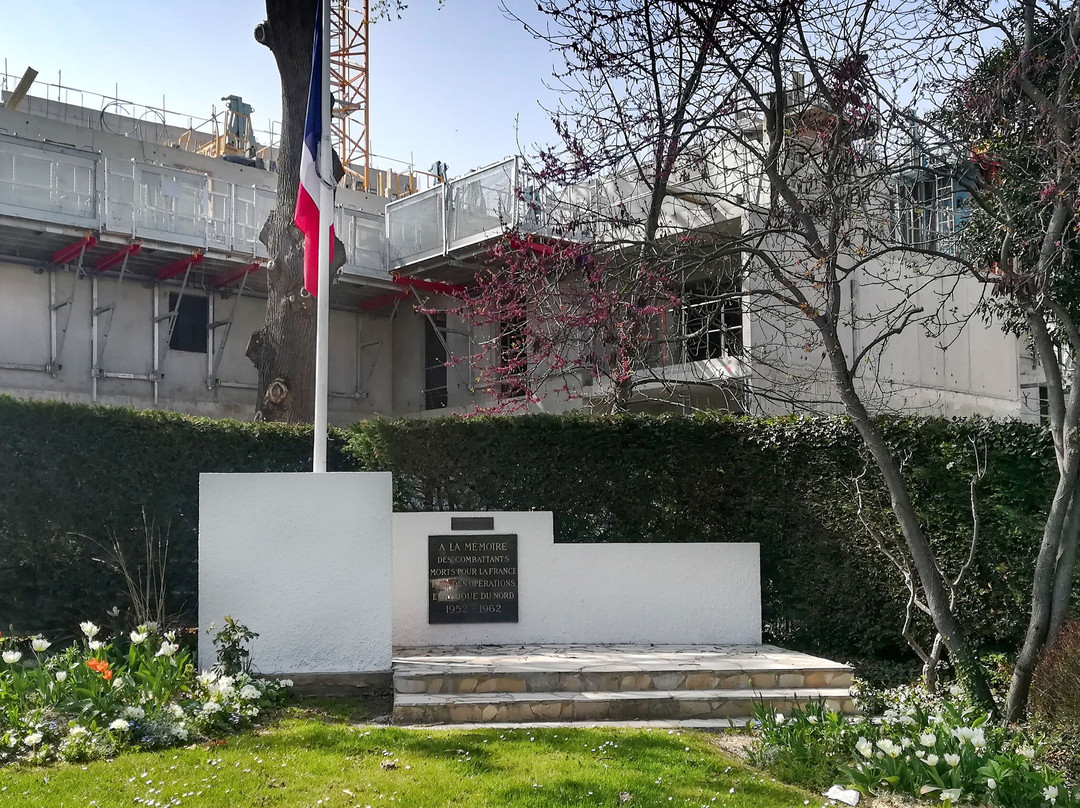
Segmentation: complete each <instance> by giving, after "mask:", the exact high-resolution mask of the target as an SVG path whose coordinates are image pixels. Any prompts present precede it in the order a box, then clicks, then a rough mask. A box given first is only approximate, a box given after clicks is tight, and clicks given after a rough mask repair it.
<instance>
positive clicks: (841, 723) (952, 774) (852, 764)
mask: <svg viewBox="0 0 1080 808" xmlns="http://www.w3.org/2000/svg"><path fill="white" fill-rule="evenodd" d="M884 698H885V700H886V704H887V705H888V707H887V709H886V710H885V711H884V714H883V715H881V716H880V717H877V718H873V719H870V720H867V719H856V720H854V721H849V720H846V719H845V718H844V717H843V716H840V715H838V714H836V713H834V712H832V711H831V710H828V709H827V708H826V707H825V706H824V705H823V704H811V705H809V706H808V707H807V708H806V709H804V710H794V711H793V712H792V713H791V714H790V715H787V716H785V715H782V714H779V713H773V712H772V711H771V710H766V709H763V708H760V707H759V709H758V710H757V715H756V718H757V721H756V725H757V732H758V739H757V742H756V744H755V747H754V749H753V751H752V754H751V759H752V760H753V761H754V762H755V763H758V764H759V765H763V766H765V767H767V768H770V769H773V770H777V771H779V772H781V773H783V772H790V771H793V770H797V771H804V772H815V773H819V772H822V771H825V772H828V773H829V774H831V775H832V776H833V777H835V780H834V782H837V783H840V784H842V785H846V786H849V787H851V788H854V789H856V790H858V791H860V792H862V793H864V794H880V793H884V792H888V791H893V792H899V793H902V794H906V795H908V796H912V797H915V798H919V799H923V800H927V801H932V802H935V803H938V804H943V805H944V806H946V808H951V806H953V805H957V804H959V803H974V804H977V805H992V806H996V808H1036V806H1054V807H1055V808H1076V807H1077V806H1080V792H1074V791H1073V790H1072V789H1070V788H1069V787H1068V786H1067V785H1066V783H1065V778H1064V777H1063V776H1062V775H1061V773H1060V772H1057V771H1055V770H1054V769H1053V768H1051V767H1050V766H1048V765H1046V763H1045V762H1044V761H1043V759H1042V758H1043V756H1044V755H1043V752H1044V751H1045V750H1042V749H1040V747H1039V743H1038V740H1037V739H1036V738H1034V737H1030V736H1029V735H1028V734H1027V733H1026V732H1024V731H1023V730H1020V729H1015V728H1010V727H1002V726H996V725H993V724H991V723H990V720H989V716H988V715H986V714H985V713H980V712H979V711H978V710H976V709H974V708H973V707H972V706H971V705H970V704H968V703H967V702H966V701H965V699H964V698H963V696H962V694H961V693H960V691H959V689H958V688H953V690H952V691H951V692H950V693H949V694H948V695H943V696H930V695H929V694H927V693H925V692H924V691H922V690H919V689H917V688H910V687H904V688H897V689H895V690H892V691H889V692H888V693H887V694H886V695H885V696H884ZM807 784H808V785H811V783H807ZM812 785H814V786H817V787H820V785H821V782H820V781H819V782H815V783H812Z"/></svg>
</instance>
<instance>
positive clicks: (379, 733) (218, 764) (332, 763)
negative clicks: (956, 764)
mask: <svg viewBox="0 0 1080 808" xmlns="http://www.w3.org/2000/svg"><path fill="white" fill-rule="evenodd" d="M0 789H2V790H0V806H19V808H36V807H40V808H59V807H60V806H79V807H80V808H83V807H84V806H98V807H99V808H105V806H125V808H126V807H127V806H133V805H142V806H147V805H149V806H184V805H188V806H200V808H201V806H221V808H247V807H248V806H260V807H261V806H327V807H329V806H334V807H337V806H341V807H342V808H350V807H351V806H361V808H366V806H371V808H386V806H397V805H400V806H469V808H480V807H481V806H529V808H556V806H558V808H562V806H618V805H620V792H627V793H629V794H630V795H631V797H632V799H631V800H630V801H629V802H627V803H626V804H627V805H628V806H629V808H645V806H695V808H696V807H697V806H710V808H712V806H717V808H719V806H724V807H725V808H789V806H790V807H792V808H795V807H796V806H803V805H805V804H806V802H807V800H809V804H810V805H813V806H821V805H822V804H823V803H824V800H823V799H822V798H821V797H815V796H813V795H810V794H808V793H805V792H802V791H799V790H796V789H794V788H789V787H787V786H783V785H781V784H779V783H776V782H773V781H772V780H771V779H770V778H769V777H768V776H767V775H765V774H762V773H759V772H756V771H753V770H750V769H747V768H745V767H743V766H741V765H739V764H737V763H735V762H734V761H733V760H731V759H730V758H728V757H726V756H724V755H723V754H722V753H720V752H719V751H717V749H716V748H715V746H714V745H713V744H712V743H710V736H708V735H706V734H702V733H695V732H674V733H669V732H668V731H667V730H653V731H651V732H645V731H640V730H614V729H610V730H609V729H573V730H569V729H558V730H527V729H515V730H477V731H470V732H449V731H441V730H435V729H432V730H403V729H395V728H386V727H374V726H370V725H368V726H353V725H351V724H350V723H349V722H347V721H342V720H341V719H340V717H337V716H333V715H328V714H325V713H323V714H316V713H314V712H313V711H304V712H301V711H298V710H294V711H292V716H291V717H288V718H283V719H282V720H281V721H279V722H277V723H276V724H274V725H273V726H272V727H270V728H268V729H264V730H262V731H261V732H260V733H259V734H255V735H243V736H239V737H236V738H232V739H230V740H229V741H228V742H227V743H225V744H224V745H220V746H211V747H209V748H207V747H206V746H198V747H192V748H186V749H170V750H167V751H164V752H158V753H138V754H127V755H123V756H121V757H119V758H117V759H116V760H115V761H112V762H104V761H99V762H96V763H89V764H86V765H78V764H74V765H73V764H64V765H58V766H53V767H49V768H41V769H22V770H11V769H8V770H0Z"/></svg>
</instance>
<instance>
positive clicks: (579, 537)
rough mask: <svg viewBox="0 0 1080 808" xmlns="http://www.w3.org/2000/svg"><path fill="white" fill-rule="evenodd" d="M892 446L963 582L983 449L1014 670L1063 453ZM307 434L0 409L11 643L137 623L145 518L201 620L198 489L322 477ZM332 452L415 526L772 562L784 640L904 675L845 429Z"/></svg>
mask: <svg viewBox="0 0 1080 808" xmlns="http://www.w3.org/2000/svg"><path fill="white" fill-rule="evenodd" d="M884 426H885V429H886V433H887V436H888V439H889V440H890V441H891V442H892V443H893V445H894V446H895V447H897V449H898V451H900V452H902V453H903V455H904V457H905V458H906V461H905V469H906V471H907V473H908V476H909V479H910V480H911V483H912V488H913V493H914V496H915V500H916V502H917V505H918V507H919V509H920V512H921V514H922V518H923V520H924V523H925V524H926V525H927V526H928V528H929V533H930V535H931V537H932V539H933V541H934V543H935V545H936V546H937V548H938V551H939V553H940V554H941V557H942V558H943V559H944V565H945V567H946V569H947V570H955V569H956V568H957V567H958V565H959V564H960V562H961V559H962V558H963V557H964V556H965V555H966V553H967V550H968V542H969V540H970V535H971V515H970V505H969V490H968V485H969V482H968V481H969V479H970V475H971V470H972V468H973V453H972V449H971V442H972V441H975V443H976V444H978V445H980V446H981V445H985V446H986V448H987V452H988V462H989V470H988V473H987V475H986V477H985V478H984V479H983V481H982V483H981V484H980V486H979V490H978V498H979V502H980V514H981V519H982V526H981V532H982V545H981V549H980V552H979V553H978V558H977V561H976V565H975V568H974V569H973V571H972V576H971V578H970V581H969V583H968V585H966V586H965V587H964V589H963V593H962V597H961V603H960V608H961V610H962V612H963V614H964V617H965V618H966V619H967V620H968V621H969V622H970V623H971V624H972V625H973V626H974V633H975V636H976V639H977V641H978V642H979V643H980V644H981V645H982V646H983V647H984V648H986V649H987V650H1005V651H1010V650H1012V649H1013V648H1014V647H1015V643H1016V641H1017V638H1018V636H1019V634H1020V632H1021V630H1022V627H1023V625H1024V623H1025V621H1026V614H1025V612H1024V604H1025V603H1026V601H1027V597H1028V588H1029V586H1030V570H1031V567H1032V561H1033V557H1034V553H1035V550H1036V547H1037V545H1038V538H1039V531H1040V528H1041V517H1042V514H1041V509H1042V508H1043V507H1044V506H1045V504H1046V503H1047V502H1048V501H1049V495H1050V491H1051V490H1052V484H1053V468H1052V463H1053V456H1052V452H1051V449H1050V444H1049V442H1048V437H1047V435H1046V434H1045V432H1044V431H1043V430H1040V429H1038V428H1036V427H1032V426H1029V425H1024V424H1019V423H997V422H991V421H987V420H982V419H973V420H956V421H947V420H941V419H902V420H893V421H888V422H886V423H885V424H884ZM310 434H311V433H310V429H307V428H296V427H287V426H281V425H268V424H249V423H235V422H228V421H211V420H206V419H196V418H189V417H185V416H179V415H173V414H166V413H156V412H134V411H130V410H123V409H106V408H91V407H80V406H72V405H63V404H55V403H26V402H19V401H15V400H12V399H6V398H2V397H0V542H2V543H3V545H2V551H3V552H2V557H0V628H5V629H6V628H7V626H8V625H9V624H10V625H13V626H15V627H16V628H19V629H24V630H42V629H56V628H60V627H63V628H70V627H71V626H73V625H74V624H75V621H76V620H77V618H79V617H82V616H85V615H94V614H100V613H101V612H102V611H103V610H104V609H107V608H108V607H109V606H111V605H113V603H120V604H121V605H123V600H124V598H123V595H122V589H121V586H120V581H119V580H118V579H117V578H116V577H115V576H113V575H111V574H110V573H109V572H108V571H107V570H106V569H105V568H104V566H103V565H101V564H99V563H96V562H94V561H93V560H92V559H93V557H94V556H95V555H99V554H100V553H99V548H98V547H97V545H96V544H95V542H102V541H107V540H108V537H109V535H110V533H112V534H116V535H120V536H121V537H122V538H123V540H124V541H125V543H126V544H127V546H129V547H130V548H132V550H133V551H134V550H135V549H136V548H138V547H139V546H140V542H141V539H142V528H141V524H142V521H141V520H142V517H141V510H142V508H143V507H145V508H146V509H147V512H148V515H149V516H150V517H151V518H153V519H155V520H156V522H157V523H158V524H159V525H162V526H164V525H168V526H169V535H170V537H171V541H172V558H173V562H174V563H173V567H172V574H173V584H174V591H173V596H174V604H173V606H174V608H175V610H176V611H177V612H181V613H183V614H185V615H186V616H187V617H188V619H190V618H191V617H192V616H193V615H194V607H195V596H196V593H195V586H196V581H197V575H196V571H195V559H196V554H197V550H196V547H197V536H196V529H197V517H196V508H197V498H198V472H202V471H298V470H306V469H307V468H309V467H310ZM333 440H334V445H333V448H332V451H331V466H332V468H335V469H342V470H346V469H349V470H356V469H371V470H390V471H392V472H394V496H395V507H396V508H397V509H398V510H425V509H516V510H529V509H537V510H551V511H553V512H554V513H555V525H556V533H557V540H559V541H738V542H742V541H756V542H760V544H761V560H762V586H763V609H764V619H765V623H766V631H767V636H768V637H769V639H771V640H772V641H775V642H777V643H780V644H784V645H788V646H790V647H794V648H800V649H807V650H814V651H816V652H818V653H822V654H830V655H835V656H839V657H845V658H849V657H859V656H862V657H875V658H879V659H890V658H891V659H899V658H903V657H906V656H907V651H906V648H905V646H904V643H903V640H902V639H901V638H900V636H899V624H900V617H901V615H902V610H903V604H904V600H905V593H904V591H903V587H902V585H901V582H900V579H899V577H898V576H897V574H896V572H895V571H894V570H893V569H892V568H891V567H890V566H889V564H888V562H887V561H886V560H885V559H884V558H883V557H882V556H881V554H880V553H879V552H878V551H877V550H876V549H875V548H874V547H873V544H872V542H871V540H870V539H869V537H868V534H867V533H866V530H865V529H864V528H863V526H862V524H861V522H860V519H859V516H858V514H857V513H856V510H855V507H854V497H853V493H852V488H853V485H852V480H853V479H854V478H855V477H857V476H859V475H862V474H863V473H864V472H865V471H866V463H865V460H864V458H863V455H862V452H861V447H860V444H859V441H858V439H857V436H856V435H855V433H854V431H853V430H852V429H851V428H850V425H849V424H848V422H847V421H845V420H844V419H839V418H836V419H818V420H809V419H772V420H769V419H753V418H738V417H732V416H727V415H719V414H718V415H704V416H700V417H697V418H682V417H645V416H627V417H590V416H584V415H573V416H558V417H556V416H543V415H537V416H527V417H510V418H476V419H460V418H446V419H435V420H429V421H378V420H376V421H369V422H364V423H362V424H358V425H356V426H355V427H353V428H352V429H351V430H350V431H348V432H347V433H344V432H335V433H334V435H333ZM861 487H862V489H863V491H864V503H865V507H864V512H863V517H864V518H865V519H867V520H868V521H869V522H870V523H871V524H872V525H874V526H877V527H879V528H880V529H883V530H885V531H887V532H889V533H890V534H893V533H895V528H894V527H893V525H892V522H891V520H890V518H889V514H888V511H887V498H886V497H885V496H884V495H883V493H882V491H881V489H880V485H879V483H878V480H877V475H876V474H875V473H874V472H873V471H872V470H871V471H870V472H867V473H865V475H864V476H863V479H862V480H861ZM628 585H633V586H639V585H643V586H647V585H648V582H647V581H646V582H634V583H630V584H628ZM692 608H695V599H694V593H692V592H689V593H687V609H692Z"/></svg>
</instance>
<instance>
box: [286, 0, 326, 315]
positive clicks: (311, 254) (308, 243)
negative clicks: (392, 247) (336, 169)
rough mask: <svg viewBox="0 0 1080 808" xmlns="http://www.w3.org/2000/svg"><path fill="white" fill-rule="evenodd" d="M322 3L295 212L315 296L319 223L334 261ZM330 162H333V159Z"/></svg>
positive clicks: (310, 291)
mask: <svg viewBox="0 0 1080 808" xmlns="http://www.w3.org/2000/svg"><path fill="white" fill-rule="evenodd" d="M323 5H324V4H323V2H322V1H321V0H320V2H319V4H318V10H317V11H316V12H315V44H314V47H313V48H312V53H311V85H310V88H309V90H308V101H307V119H306V121H305V123H304V146H303V150H302V152H301V155H300V190H299V192H298V193H297V195H296V215H295V216H294V217H293V221H294V222H296V226H297V227H298V228H300V232H301V233H303V234H304V288H305V289H306V290H307V292H308V294H310V295H311V296H312V297H318V294H319V224H320V221H324V220H323V219H322V216H324V215H325V216H326V219H327V220H329V222H330V261H333V260H334V204H333V198H334V197H333V193H332V192H331V194H330V195H329V199H330V206H329V208H328V209H327V210H325V211H321V210H320V209H319V200H320V199H321V198H322V193H321V186H322V185H323V184H324V182H325V184H326V185H328V186H329V187H330V188H331V191H332V189H333V187H334V185H335V183H334V181H333V178H332V177H329V178H326V179H325V180H324V178H323V176H322V174H321V173H320V171H319V165H320V162H319V158H320V154H319V150H320V148H321V147H322V134H323V116H322V111H323V104H324V103H329V92H328V91H329V89H330V88H329V87H323V86H322V49H323V48H324V47H326V43H324V42H323V23H322V15H323ZM329 162H331V163H332V162H333V160H332V159H331V160H330V161H329Z"/></svg>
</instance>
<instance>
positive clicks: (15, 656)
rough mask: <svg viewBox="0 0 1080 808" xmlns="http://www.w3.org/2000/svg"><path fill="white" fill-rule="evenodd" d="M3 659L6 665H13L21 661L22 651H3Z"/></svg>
mask: <svg viewBox="0 0 1080 808" xmlns="http://www.w3.org/2000/svg"><path fill="white" fill-rule="evenodd" d="M3 658H4V662H6V663H7V664H9V665H14V664H15V663H16V662H18V661H19V660H20V659H22V651H4V653H3Z"/></svg>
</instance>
